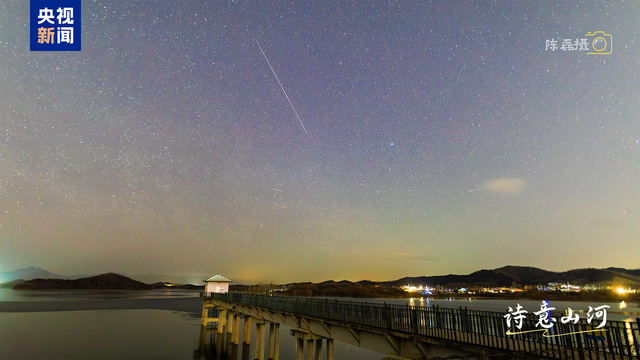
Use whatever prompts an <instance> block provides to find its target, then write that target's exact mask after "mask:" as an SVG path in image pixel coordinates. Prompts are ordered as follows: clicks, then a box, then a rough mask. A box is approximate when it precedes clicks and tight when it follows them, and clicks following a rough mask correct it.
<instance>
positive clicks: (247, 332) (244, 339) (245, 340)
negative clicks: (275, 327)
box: [242, 315, 251, 344]
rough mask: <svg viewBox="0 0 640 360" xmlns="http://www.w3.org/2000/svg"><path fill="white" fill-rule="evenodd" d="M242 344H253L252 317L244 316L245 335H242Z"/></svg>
mask: <svg viewBox="0 0 640 360" xmlns="http://www.w3.org/2000/svg"><path fill="white" fill-rule="evenodd" d="M242 342H243V343H244V344H250V343H251V316H249V315H245V316H244V334H243V335H242Z"/></svg>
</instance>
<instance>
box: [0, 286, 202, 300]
mask: <svg viewBox="0 0 640 360" xmlns="http://www.w3.org/2000/svg"><path fill="white" fill-rule="evenodd" d="M198 296H199V292H198V291H192V290H164V289H162V290H160V289H159V290H13V289H8V288H0V301H52V300H53V301H57V300H61V301H75V300H93V299H101V300H116V299H166V298H181V297H198Z"/></svg>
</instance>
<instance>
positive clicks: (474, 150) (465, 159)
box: [462, 149, 476, 161]
mask: <svg viewBox="0 0 640 360" xmlns="http://www.w3.org/2000/svg"><path fill="white" fill-rule="evenodd" d="M474 152H476V149H473V151H472V152H471V153H470V154H469V155H467V157H466V158H464V160H462V161H467V159H468V158H469V156H471V155H472V154H473V153H474Z"/></svg>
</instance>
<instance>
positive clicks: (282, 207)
mask: <svg viewBox="0 0 640 360" xmlns="http://www.w3.org/2000/svg"><path fill="white" fill-rule="evenodd" d="M273 205H275V206H276V207H279V208H281V209H287V208H286V207H284V206H282V205H278V204H273Z"/></svg>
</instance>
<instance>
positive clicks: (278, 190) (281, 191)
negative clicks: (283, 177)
mask: <svg viewBox="0 0 640 360" xmlns="http://www.w3.org/2000/svg"><path fill="white" fill-rule="evenodd" d="M269 190H273V191H278V192H282V190H278V189H274V188H269Z"/></svg>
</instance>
